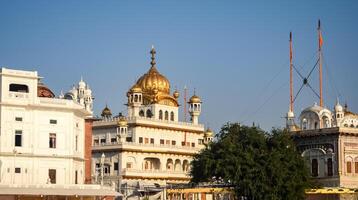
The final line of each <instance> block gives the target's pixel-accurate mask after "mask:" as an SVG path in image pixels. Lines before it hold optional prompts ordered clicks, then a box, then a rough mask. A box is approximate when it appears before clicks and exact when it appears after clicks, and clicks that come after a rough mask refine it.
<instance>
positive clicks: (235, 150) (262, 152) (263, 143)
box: [191, 123, 310, 200]
mask: <svg viewBox="0 0 358 200" xmlns="http://www.w3.org/2000/svg"><path fill="white" fill-rule="evenodd" d="M191 165H192V167H191V175H192V182H194V183H199V182H220V183H224V184H229V185H232V186H233V187H234V190H235V194H236V195H237V197H246V198H247V199H260V200H262V199H270V200H280V199H282V200H286V199H291V200H295V199H304V189H305V188H307V187H309V186H310V179H309V177H310V175H309V172H308V170H307V167H306V165H305V163H304V160H303V158H302V157H301V155H300V154H299V153H298V152H297V150H296V148H295V145H294V143H293V142H292V140H291V138H290V137H289V136H288V134H287V133H286V131H282V130H278V129H274V130H272V131H271V132H270V133H266V132H264V131H263V130H261V129H259V128H257V127H247V126H240V125H239V124H237V123H233V124H230V123H228V124H227V125H224V126H223V127H222V129H221V131H220V133H219V135H218V136H217V138H216V140H215V141H213V142H212V143H210V144H209V145H208V146H207V148H205V149H203V150H202V151H201V152H200V153H199V154H197V155H196V156H195V157H194V159H193V161H192V163H191Z"/></svg>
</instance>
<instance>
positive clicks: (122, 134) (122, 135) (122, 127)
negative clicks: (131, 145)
mask: <svg viewBox="0 0 358 200" xmlns="http://www.w3.org/2000/svg"><path fill="white" fill-rule="evenodd" d="M117 125H118V127H117V138H118V140H119V141H121V142H125V140H126V137H127V133H128V122H127V119H126V118H125V117H124V116H123V115H122V113H119V118H118V122H117Z"/></svg>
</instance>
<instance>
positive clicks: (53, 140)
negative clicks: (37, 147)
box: [49, 133, 56, 149]
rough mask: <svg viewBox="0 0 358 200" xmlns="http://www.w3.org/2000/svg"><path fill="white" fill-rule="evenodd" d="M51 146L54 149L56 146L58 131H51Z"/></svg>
mask: <svg viewBox="0 0 358 200" xmlns="http://www.w3.org/2000/svg"><path fill="white" fill-rule="evenodd" d="M49 147H50V148H52V149H55V148H56V133H50V137H49Z"/></svg>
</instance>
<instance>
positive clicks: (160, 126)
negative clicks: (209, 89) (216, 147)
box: [92, 48, 213, 195]
mask: <svg viewBox="0 0 358 200" xmlns="http://www.w3.org/2000/svg"><path fill="white" fill-rule="evenodd" d="M155 53H156V52H155V50H154V48H152V50H151V54H152V62H151V65H152V66H151V68H150V69H149V71H148V72H147V73H145V74H144V75H143V76H141V77H140V78H139V79H138V81H137V82H136V83H135V84H134V85H133V86H132V87H131V88H130V89H129V91H128V92H127V97H128V102H127V104H126V105H127V108H128V110H127V111H128V115H127V116H122V115H121V114H120V115H119V116H112V113H111V110H110V109H109V108H108V107H107V106H106V107H105V108H104V109H103V112H102V114H101V115H102V119H101V120H99V121H95V122H94V124H93V148H92V151H93V161H92V163H93V167H92V169H94V170H93V178H94V180H97V181H101V173H102V172H101V169H102V167H103V175H104V182H105V183H106V184H115V185H116V187H117V189H118V190H120V191H122V193H124V194H125V195H130V194H131V193H133V192H136V191H137V192H138V191H140V190H141V188H142V189H143V185H147V186H154V184H156V185H157V186H159V185H160V186H164V185H166V184H169V183H187V182H188V181H189V180H190V177H189V174H188V172H189V170H190V169H189V168H190V165H189V164H190V161H191V160H192V157H193V155H194V154H196V153H198V152H199V151H200V149H202V148H204V147H205V144H206V143H208V142H210V141H211V140H212V137H213V132H212V131H210V130H207V131H205V129H204V125H203V124H200V123H199V116H200V113H201V111H202V110H201V104H202V101H201V99H200V97H198V96H196V95H195V94H194V95H193V96H192V97H191V98H190V100H189V102H188V104H189V114H190V116H191V121H190V122H183V121H179V117H178V115H179V103H178V98H179V92H178V91H174V92H173V93H171V91H170V83H169V81H168V79H167V78H166V77H164V76H163V75H162V74H160V73H159V71H158V70H157V68H156V63H155V59H154V55H155ZM102 155H103V158H102ZM101 158H102V161H101ZM96 169H97V170H96Z"/></svg>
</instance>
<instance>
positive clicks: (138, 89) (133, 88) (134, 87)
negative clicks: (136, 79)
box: [130, 84, 142, 93]
mask: <svg viewBox="0 0 358 200" xmlns="http://www.w3.org/2000/svg"><path fill="white" fill-rule="evenodd" d="M130 92H133V93H141V92H142V88H140V87H139V85H138V84H134V85H133V86H132V88H131V89H130Z"/></svg>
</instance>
